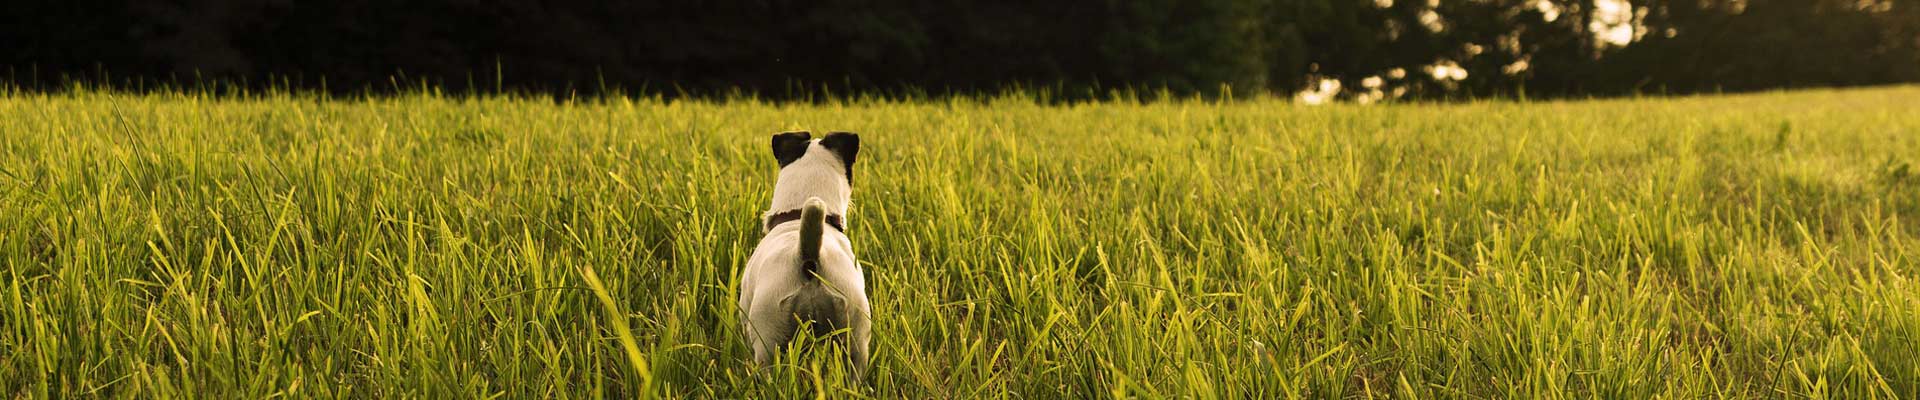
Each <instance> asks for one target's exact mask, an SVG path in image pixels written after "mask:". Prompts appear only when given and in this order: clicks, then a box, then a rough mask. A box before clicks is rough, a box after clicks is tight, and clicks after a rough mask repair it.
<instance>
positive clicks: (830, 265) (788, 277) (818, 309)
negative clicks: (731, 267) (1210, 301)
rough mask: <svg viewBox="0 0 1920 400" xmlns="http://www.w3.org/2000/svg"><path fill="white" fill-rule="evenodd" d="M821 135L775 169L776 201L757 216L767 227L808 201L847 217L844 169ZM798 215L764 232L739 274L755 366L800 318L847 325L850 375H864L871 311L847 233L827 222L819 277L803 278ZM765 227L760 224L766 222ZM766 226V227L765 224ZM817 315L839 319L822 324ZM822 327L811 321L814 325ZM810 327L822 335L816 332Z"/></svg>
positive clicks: (848, 189)
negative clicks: (776, 216)
mask: <svg viewBox="0 0 1920 400" xmlns="http://www.w3.org/2000/svg"><path fill="white" fill-rule="evenodd" d="M848 168H851V166H849V165H847V164H845V163H843V162H842V161H841V160H840V158H839V157H838V156H837V155H835V154H834V152H833V151H832V150H829V149H827V148H826V147H823V146H821V144H820V139H811V140H809V141H808V142H807V149H806V152H805V155H804V156H802V157H800V158H799V159H798V160H795V161H793V162H792V163H790V164H788V165H786V166H784V167H782V168H781V169H780V180H779V181H778V182H776V183H775V184H774V188H773V203H772V205H771V206H770V207H769V208H768V209H767V212H766V213H765V214H762V215H761V221H762V223H763V224H764V222H765V221H766V219H767V218H768V217H770V216H772V215H774V214H777V213H781V212H785V211H789V210H795V209H801V208H803V207H806V206H808V203H809V202H810V201H812V202H815V203H814V205H815V206H817V207H821V208H823V209H824V210H825V211H826V212H827V213H829V214H833V215H839V216H841V218H842V221H845V218H846V215H847V214H846V212H847V206H848V205H849V203H850V202H851V201H852V199H851V196H852V185H851V182H848V174H847V172H848V171H847V169H848ZM806 223H808V221H806V220H804V219H802V220H795V221H792V222H787V223H783V224H780V225H778V226H775V227H773V228H772V229H769V230H767V232H766V236H765V237H764V238H762V239H760V245H759V246H758V247H755V248H754V250H753V256H752V257H751V258H749V259H748V260H747V265H746V268H745V270H744V271H742V273H741V277H740V310H741V312H742V315H741V326H742V329H743V331H744V332H745V335H746V340H747V341H748V343H749V344H750V345H751V346H752V347H753V359H754V362H755V363H756V364H758V365H763V366H764V365H769V364H771V363H772V362H773V361H774V360H775V358H776V357H777V355H778V354H779V352H780V351H781V350H782V349H783V348H784V347H785V346H786V344H787V342H788V341H790V340H791V339H792V338H793V337H794V336H795V335H796V334H798V333H799V330H800V328H801V324H802V323H803V320H809V319H813V320H812V321H805V322H811V323H812V324H815V325H821V324H826V325H828V326H832V327H833V328H835V329H842V328H844V329H846V330H847V332H846V333H845V334H844V336H842V337H844V338H845V340H844V341H842V342H840V343H844V344H845V345H846V348H847V351H848V352H849V355H850V356H852V359H853V365H854V368H855V375H856V376H857V377H862V379H864V376H865V374H866V369H867V364H868V352H867V350H868V348H867V344H868V342H869V339H870V332H869V329H870V327H871V325H872V324H871V321H870V311H871V309H870V308H869V306H868V303H867V295H866V293H867V289H866V280H865V279H864V278H863V276H862V271H861V270H860V264H859V263H858V262H856V260H855V259H854V254H853V243H852V242H851V241H849V240H847V236H846V234H845V233H843V232H840V231H839V230H835V229H833V228H832V227H824V228H825V229H822V234H821V238H820V259H819V264H818V270H817V273H818V278H817V280H816V278H814V277H809V276H806V275H807V274H806V273H804V272H803V269H802V266H801V263H800V250H799V245H800V242H801V225H803V224H806ZM763 226H764V225H763ZM763 229H764V228H763ZM820 319H839V321H823V320H820ZM818 327H819V326H816V328H818ZM815 332H825V330H821V329H816V330H815Z"/></svg>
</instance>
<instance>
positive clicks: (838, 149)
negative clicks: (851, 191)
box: [820, 132, 860, 185]
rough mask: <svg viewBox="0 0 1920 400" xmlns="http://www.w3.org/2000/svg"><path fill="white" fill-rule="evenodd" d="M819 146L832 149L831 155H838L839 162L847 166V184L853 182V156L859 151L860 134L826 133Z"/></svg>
mask: <svg viewBox="0 0 1920 400" xmlns="http://www.w3.org/2000/svg"><path fill="white" fill-rule="evenodd" d="M820 146H821V147H826V148H827V150H833V155H836V156H840V163H841V164H842V165H845V166H846V167H847V184H849V185H851V184H853V156H855V155H857V154H859V153H860V134H857V133H853V132H833V133H828V134H827V137H826V138H822V139H820Z"/></svg>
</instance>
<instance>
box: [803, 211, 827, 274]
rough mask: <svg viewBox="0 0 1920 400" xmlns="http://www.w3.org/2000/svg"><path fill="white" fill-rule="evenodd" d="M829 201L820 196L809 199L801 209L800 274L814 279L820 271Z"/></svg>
mask: <svg viewBox="0 0 1920 400" xmlns="http://www.w3.org/2000/svg"><path fill="white" fill-rule="evenodd" d="M826 224H827V203H826V202H824V201H820V198H819V197H813V198H808V199H807V205H806V207H804V208H801V209H800V275H801V276H802V277H804V278H805V279H814V274H816V273H818V272H819V271H820V235H821V234H823V233H824V231H825V230H826Z"/></svg>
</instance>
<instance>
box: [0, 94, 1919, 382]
mask: <svg viewBox="0 0 1920 400" xmlns="http://www.w3.org/2000/svg"><path fill="white" fill-rule="evenodd" d="M1914 104H1920V88H1915V87H1900V88H1882V89H1868V90H1851V91H1802V92H1790V93H1769V94H1756V95H1741V96H1725V97H1694V98H1668V99H1624V100H1605V101H1580V102H1538V103H1512V102H1481V103H1468V104H1453V105H1428V104H1405V105H1393V106H1383V107H1356V106H1343V105H1337V106H1329V107H1300V106H1295V105H1291V104H1288V103H1285V102H1282V101H1276V100H1250V101H1242V102H1231V103H1208V102H1199V101H1163V102H1134V101H1119V102H1104V103H1082V104H1070V105H1044V104H1039V103H1036V102H1034V101H1030V100H1023V99H1021V98H1019V97H1009V98H1000V99H975V100H968V99H956V100H944V101H933V100H921V101H912V102H898V101H886V100H846V101H836V102H824V103H820V104H813V105H795V104H770V103H761V102H755V101H751V100H740V101H733V102H724V103H713V102H700V101H689V102H669V101H662V100H648V99H639V100H623V99H613V100H596V101H582V102H554V101H549V100H537V99H526V98H510V97H500V98H450V97H441V96H435V95H430V94H423V95H414V96H403V97H397V98H375V99H362V100H328V99H321V98H315V97H309V96H300V95H289V94H267V95H259V96H253V97H244V98H224V99H216V98H210V97H203V96H196V95H191V94H151V95H126V94H116V93H112V92H104V91H79V92H75V93H71V94H54V95H42V94H26V93H12V94H9V95H7V96H4V97H0V138H4V139H3V140H0V264H3V265H4V271H3V272H0V299H4V300H0V397H8V398H20V397H25V398H64V397H84V396H94V395H104V396H108V397H132V398H167V397H204V398H264V397H276V396H288V397H426V398H493V397H504V398H555V397H557V398H571V397H633V396H638V397H652V396H671V397H721V398H810V397H827V398H845V397H877V398H967V397H1023V398H1061V397H1091V396H1102V397H1104V396H1116V397H1173V396H1181V397H1200V398H1352V397H1447V398H1542V397H1545V398H1554V397H1567V398H1649V397H1665V398H1701V397H1758V398H1783V397H1784V398H1798V397H1813V398H1920V311H1916V310H1920V284H1917V283H1916V279H1920V239H1916V236H1915V235H1916V233H1920V171H1915V168H1914V167H1913V165H1914V164H1915V163H1920V107H1915V106H1913V105H1914ZM790 129H812V130H816V131H826V130H848V131H855V132H860V133H861V134H862V139H863V141H864V142H866V143H865V148H863V149H862V150H861V160H860V165H859V166H858V167H857V171H856V172H855V173H854V183H855V204H854V207H853V209H852V211H851V212H850V215H849V223H848V225H849V226H848V232H849V233H850V234H851V235H852V239H853V242H854V243H855V246H856V250H857V252H858V253H859V255H860V257H861V260H862V262H861V264H862V265H863V266H864V267H865V268H866V273H867V279H868V282H869V288H870V291H871V292H870V296H871V298H872V300H873V302H874V310H875V311H874V313H875V314H874V318H875V320H874V332H875V334H874V349H875V351H874V358H873V366H874V371H873V373H872V374H871V375H872V376H871V377H870V379H869V381H868V382H867V384H865V385H859V384H854V383H851V382H849V381H847V379H846V376H847V374H846V368H845V366H844V365H840V362H839V361H838V360H837V359H835V358H831V357H801V356H794V357H789V358H787V360H786V361H785V362H784V363H782V365H778V366H773V367H769V368H762V369H758V370H752V369H750V368H749V366H748V364H747V361H749V360H750V359H751V354H750V353H751V352H750V351H749V350H748V348H747V347H746V346H745V345H744V344H743V342H742V340H741V332H740V331H739V328H738V325H737V321H738V320H737V318H738V311H737V310H735V309H734V300H735V298H736V297H735V291H736V287H735V285H736V282H737V277H738V275H739V271H740V267H741V264H742V263H743V262H744V261H745V260H746V257H747V256H748V253H749V252H750V251H751V249H752V247H753V245H754V244H755V243H756V242H757V241H758V240H759V230H758V221H757V217H758V216H759V213H760V212H761V211H763V208H764V207H765V206H766V202H767V201H768V196H769V190H770V188H771V187H772V184H773V178H774V171H775V168H776V167H775V163H774V161H773V159H772V157H771V155H770V154H768V149H767V148H766V143H767V138H768V135H769V134H771V133H773V132H777V131H782V130H790Z"/></svg>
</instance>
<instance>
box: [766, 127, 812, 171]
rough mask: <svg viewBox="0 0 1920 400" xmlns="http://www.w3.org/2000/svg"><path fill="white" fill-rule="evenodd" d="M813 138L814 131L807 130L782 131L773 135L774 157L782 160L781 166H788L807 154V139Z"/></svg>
mask: <svg viewBox="0 0 1920 400" xmlns="http://www.w3.org/2000/svg"><path fill="white" fill-rule="evenodd" d="M808 140H813V133H812V132H807V131H793V132H781V133H776V134H774V135H773V158H774V159H776V160H780V167H781V168H786V167H787V164H792V163H793V162H794V161H797V160H799V159H800V156H804V155H807V141H808Z"/></svg>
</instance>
